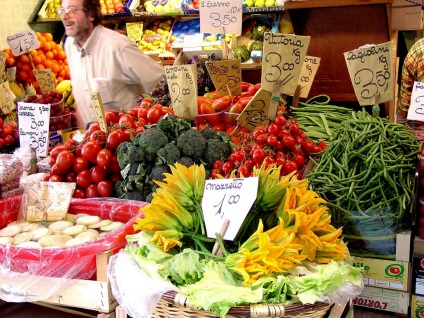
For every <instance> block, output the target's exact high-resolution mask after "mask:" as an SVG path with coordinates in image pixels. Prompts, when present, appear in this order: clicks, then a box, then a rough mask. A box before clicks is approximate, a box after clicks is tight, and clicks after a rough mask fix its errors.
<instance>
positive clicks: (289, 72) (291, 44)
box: [261, 32, 311, 96]
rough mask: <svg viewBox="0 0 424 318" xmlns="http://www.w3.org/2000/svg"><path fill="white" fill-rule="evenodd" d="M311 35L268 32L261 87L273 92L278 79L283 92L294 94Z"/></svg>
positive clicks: (265, 40)
mask: <svg viewBox="0 0 424 318" xmlns="http://www.w3.org/2000/svg"><path fill="white" fill-rule="evenodd" d="M310 40H311V37H309V36H298V35H293V34H281V33H271V32H266V33H265V35H264V52H263V58H262V78H261V88H262V89H264V90H266V91H269V92H271V91H272V89H273V87H274V83H275V81H276V80H281V82H282V84H283V89H282V93H283V94H286V95H289V96H293V95H294V93H295V90H296V86H297V83H298V80H299V77H300V71H301V69H302V65H303V61H304V60H305V56H306V51H307V50H308V47H309V42H310Z"/></svg>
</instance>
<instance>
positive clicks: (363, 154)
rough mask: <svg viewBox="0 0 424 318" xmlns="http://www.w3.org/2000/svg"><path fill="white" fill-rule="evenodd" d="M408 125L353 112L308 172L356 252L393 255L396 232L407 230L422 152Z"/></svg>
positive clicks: (314, 186) (312, 183) (351, 249)
mask: <svg viewBox="0 0 424 318" xmlns="http://www.w3.org/2000/svg"><path fill="white" fill-rule="evenodd" d="M420 148H421V147H420V144H419V143H418V141H417V139H416V137H415V136H414V134H413V132H412V131H411V130H409V129H407V128H406V127H405V126H404V125H401V124H396V123H391V122H389V121H388V120H387V119H383V118H379V117H373V116H371V115H370V114H368V113H367V112H365V111H362V112H357V113H353V116H352V118H351V119H347V120H345V121H344V122H343V123H341V125H340V126H339V128H337V129H336V130H335V132H334V134H333V139H332V142H331V144H330V145H329V147H328V148H327V149H326V150H325V151H324V152H323V153H322V155H321V156H320V157H319V159H318V160H317V162H316V166H315V167H314V168H313V170H312V172H311V173H309V174H308V180H309V182H310V187H311V188H312V189H314V191H316V192H317V193H318V194H319V195H320V196H321V197H322V198H324V199H325V200H326V201H327V202H328V204H329V205H330V206H331V213H332V222H333V224H334V225H335V226H343V233H344V237H345V239H346V240H347V241H348V242H349V249H350V251H351V253H352V254H360V255H361V256H363V257H364V256H378V257H382V258H393V257H394V254H395V237H396V233H399V232H400V231H402V230H405V229H407V227H408V215H409V213H410V212H411V211H412V207H413V204H412V203H413V188H414V183H415V181H414V174H415V169H416V165H417V163H418V154H419V151H420Z"/></svg>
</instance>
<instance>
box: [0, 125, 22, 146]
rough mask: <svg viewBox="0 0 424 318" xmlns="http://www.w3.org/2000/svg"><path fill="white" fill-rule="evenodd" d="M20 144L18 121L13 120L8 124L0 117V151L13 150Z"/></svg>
mask: <svg viewBox="0 0 424 318" xmlns="http://www.w3.org/2000/svg"><path fill="white" fill-rule="evenodd" d="M18 146H19V130H18V121H17V120H16V121H15V120H11V121H9V122H8V123H7V124H6V123H4V121H3V119H1V118H0V152H4V153H7V152H13V150H15V148H17V147H18Z"/></svg>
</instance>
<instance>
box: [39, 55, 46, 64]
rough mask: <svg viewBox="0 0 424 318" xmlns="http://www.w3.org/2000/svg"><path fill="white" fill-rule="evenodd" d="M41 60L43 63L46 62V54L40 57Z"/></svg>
mask: <svg viewBox="0 0 424 318" xmlns="http://www.w3.org/2000/svg"><path fill="white" fill-rule="evenodd" d="M38 56H39V57H40V59H41V63H43V62H44V61H45V60H46V56H45V55H44V54H40V55H38Z"/></svg>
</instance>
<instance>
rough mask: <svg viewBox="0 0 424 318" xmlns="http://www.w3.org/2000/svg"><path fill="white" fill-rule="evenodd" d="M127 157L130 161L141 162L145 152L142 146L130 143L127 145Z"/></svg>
mask: <svg viewBox="0 0 424 318" xmlns="http://www.w3.org/2000/svg"><path fill="white" fill-rule="evenodd" d="M127 157H128V161H129V162H130V163H135V162H143V161H144V160H146V153H145V151H144V150H143V148H141V147H139V146H138V145H134V144H131V145H130V146H129V147H128V153H127Z"/></svg>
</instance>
